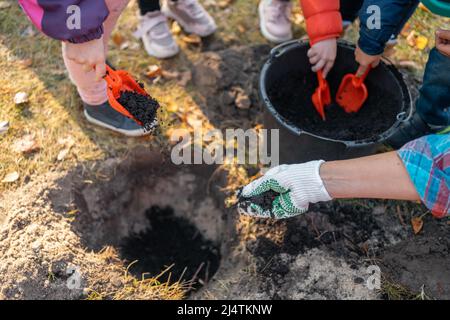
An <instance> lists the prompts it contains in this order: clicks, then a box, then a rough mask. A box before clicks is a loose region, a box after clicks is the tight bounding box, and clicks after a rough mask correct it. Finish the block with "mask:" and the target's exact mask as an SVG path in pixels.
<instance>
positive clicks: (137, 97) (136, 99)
mask: <svg viewBox="0 0 450 320" xmlns="http://www.w3.org/2000/svg"><path fill="white" fill-rule="evenodd" d="M117 101H118V102H119V103H120V104H121V105H122V106H123V107H124V108H125V109H127V110H128V112H130V113H131V114H132V115H133V117H134V118H136V119H137V120H138V121H140V122H141V123H142V126H143V127H144V129H145V130H146V131H151V130H153V129H154V127H155V126H156V112H157V111H158V108H159V102H158V101H157V100H156V99H153V98H152V97H150V96H146V95H142V94H140V93H137V92H133V91H122V93H121V95H120V98H119V99H117Z"/></svg>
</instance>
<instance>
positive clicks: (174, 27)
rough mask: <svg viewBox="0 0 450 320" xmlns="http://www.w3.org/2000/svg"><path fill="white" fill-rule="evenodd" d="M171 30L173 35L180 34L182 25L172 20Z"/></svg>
mask: <svg viewBox="0 0 450 320" xmlns="http://www.w3.org/2000/svg"><path fill="white" fill-rule="evenodd" d="M170 31H171V33H172V34H173V35H179V34H180V33H181V27H180V25H179V24H178V22H176V21H174V22H172V26H171V28H170Z"/></svg>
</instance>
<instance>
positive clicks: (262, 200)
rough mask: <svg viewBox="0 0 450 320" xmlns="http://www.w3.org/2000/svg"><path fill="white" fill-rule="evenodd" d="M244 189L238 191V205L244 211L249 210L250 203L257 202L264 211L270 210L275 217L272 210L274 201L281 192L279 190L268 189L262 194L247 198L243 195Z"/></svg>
mask: <svg viewBox="0 0 450 320" xmlns="http://www.w3.org/2000/svg"><path fill="white" fill-rule="evenodd" d="M241 193H242V190H240V191H239V192H238V206H239V208H241V209H243V210H244V211H247V209H248V207H249V206H250V204H252V203H253V204H255V205H258V206H260V207H261V208H262V209H263V210H264V211H266V210H269V211H270V213H271V217H272V218H273V217H274V215H273V212H272V204H273V201H274V200H275V199H276V197H278V196H279V195H280V194H279V193H278V192H275V191H273V190H269V191H266V192H264V193H261V194H260V195H257V196H254V197H250V198H246V197H243V196H242V194H241Z"/></svg>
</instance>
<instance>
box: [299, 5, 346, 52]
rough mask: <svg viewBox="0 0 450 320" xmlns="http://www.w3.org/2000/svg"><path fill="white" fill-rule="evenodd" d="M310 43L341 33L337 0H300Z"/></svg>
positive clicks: (340, 18)
mask: <svg viewBox="0 0 450 320" xmlns="http://www.w3.org/2000/svg"><path fill="white" fill-rule="evenodd" d="M300 5H301V6H302V9H303V15H304V16H305V20H306V32H308V36H309V39H310V40H311V44H314V43H317V42H319V41H322V40H326V39H331V38H338V37H339V36H340V35H341V33H342V17H341V13H340V12H339V0H300Z"/></svg>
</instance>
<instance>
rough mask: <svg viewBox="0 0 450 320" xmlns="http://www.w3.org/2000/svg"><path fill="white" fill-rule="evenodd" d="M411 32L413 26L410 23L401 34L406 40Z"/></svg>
mask: <svg viewBox="0 0 450 320" xmlns="http://www.w3.org/2000/svg"><path fill="white" fill-rule="evenodd" d="M410 32H411V25H410V24H409V23H406V24H405V25H404V27H403V29H402V31H400V34H401V35H402V36H403V37H405V38H406V37H407V36H408V35H409V33H410Z"/></svg>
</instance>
